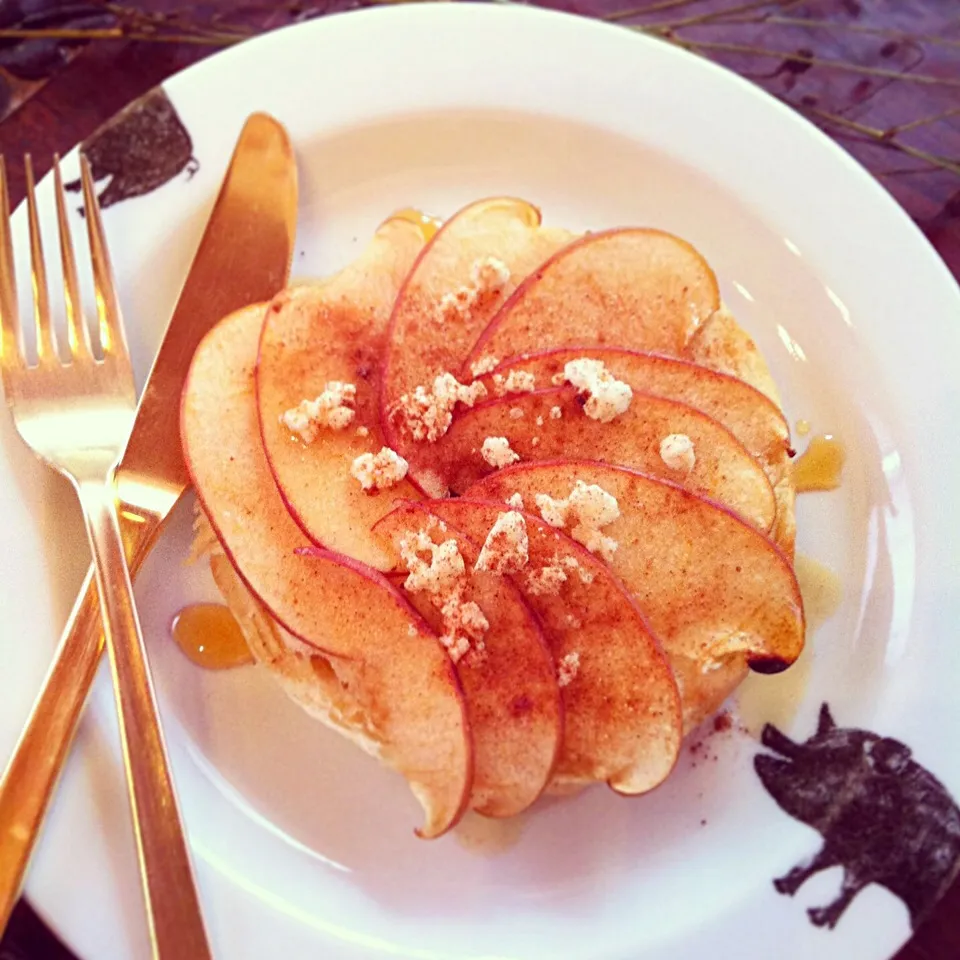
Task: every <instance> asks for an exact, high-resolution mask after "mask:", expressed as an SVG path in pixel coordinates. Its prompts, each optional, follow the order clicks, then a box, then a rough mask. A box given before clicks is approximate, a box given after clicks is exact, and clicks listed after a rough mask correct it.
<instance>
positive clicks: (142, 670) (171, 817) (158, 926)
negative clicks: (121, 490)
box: [78, 482, 211, 960]
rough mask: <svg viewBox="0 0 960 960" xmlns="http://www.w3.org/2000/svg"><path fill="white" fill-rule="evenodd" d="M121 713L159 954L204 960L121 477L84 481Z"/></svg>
mask: <svg viewBox="0 0 960 960" xmlns="http://www.w3.org/2000/svg"><path fill="white" fill-rule="evenodd" d="M78 492H79V495H80V503H81V505H82V507H83V514H84V520H85V522H86V526H87V533H88V535H89V537H90V545H91V547H92V550H93V560H94V570H95V575H96V580H97V589H98V592H99V594H100V606H101V610H102V614H103V629H104V634H105V636H106V641H107V651H108V652H109V654H110V667H111V670H112V672H113V689H114V694H115V696H116V701H117V713H118V715H119V718H120V739H121V744H122V746H123V754H124V761H125V768H126V773H127V789H128V792H129V794H130V803H131V806H132V808H133V822H134V830H135V834H136V838H137V849H138V853H139V855H140V875H141V879H142V882H143V886H144V894H145V897H146V904H147V917H148V921H149V925H150V932H151V939H152V942H153V952H154V956H155V957H157V958H159V960H204V958H209V957H210V956H211V954H210V948H209V946H208V944H207V937H206V933H205V931H204V927H203V920H202V917H201V914H200V902H199V898H198V896H197V890H196V885H195V881H194V877H193V870H192V868H191V865H190V856H189V854H188V852H187V845H186V840H185V839H184V833H183V823H182V821H181V818H180V812H179V809H178V805H177V799H176V795H175V793H174V788H173V781H172V779H171V776H170V768H169V761H168V759H167V751H166V747H165V745H164V741H163V733H162V732H161V729H160V719H159V716H158V712H157V702H156V697H155V695H154V691H153V684H152V682H151V679H150V674H149V671H148V668H147V654H146V649H145V647H144V643H143V636H142V635H141V632H140V623H139V620H138V618H137V612H136V608H135V607H134V603H133V587H132V585H131V582H130V574H129V572H128V570H127V563H126V558H125V556H124V548H123V540H122V537H121V534H120V525H119V523H118V521H117V513H116V500H115V493H114V486H113V483H112V482H110V483H102V482H89V483H79V484H78Z"/></svg>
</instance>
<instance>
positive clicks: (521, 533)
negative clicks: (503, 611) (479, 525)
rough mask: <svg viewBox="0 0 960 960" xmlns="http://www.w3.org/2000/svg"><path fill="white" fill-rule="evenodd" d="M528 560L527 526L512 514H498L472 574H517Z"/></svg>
mask: <svg viewBox="0 0 960 960" xmlns="http://www.w3.org/2000/svg"><path fill="white" fill-rule="evenodd" d="M529 560H530V541H529V539H528V537H527V522H526V520H524V519H523V515H522V514H519V513H517V512H516V511H514V510H511V511H509V512H508V513H501V514H500V515H499V516H498V517H497V520H496V522H495V523H494V525H493V526H492V527H491V528H490V532H489V533H488V534H487V539H486V540H485V541H484V543H483V549H482V550H481V551H480V556H479V557H477V562H476V564H475V565H474V570H485V571H487V572H489V573H498V574H500V575H503V574H505V573H518V572H519V571H520V570H522V569H523V568H524V567H525V566H526V565H527V562H528V561H529Z"/></svg>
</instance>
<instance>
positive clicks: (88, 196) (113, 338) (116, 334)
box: [80, 154, 127, 356]
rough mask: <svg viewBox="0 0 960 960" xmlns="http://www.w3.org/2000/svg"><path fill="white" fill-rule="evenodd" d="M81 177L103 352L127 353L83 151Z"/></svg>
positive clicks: (121, 354)
mask: <svg viewBox="0 0 960 960" xmlns="http://www.w3.org/2000/svg"><path fill="white" fill-rule="evenodd" d="M80 179H81V180H82V181H83V206H84V208H85V209H86V211H87V233H88V234H89V237H90V257H91V259H92V260H93V285H94V288H95V291H96V295H97V314H98V316H99V319H100V345H101V346H102V347H103V354H104V356H108V355H114V356H125V355H126V353H127V341H126V337H125V336H124V332H123V318H122V317H121V314H120V302H119V300H118V299H117V286H116V283H115V282H114V279H113V267H112V266H111V265H110V255H109V253H107V238H106V235H105V234H104V232H103V220H102V219H101V217H100V204H99V203H98V202H97V194H96V191H95V190H94V186H93V174H91V172H90V164H89V162H88V161H87V158H86V156H85V155H84V154H81V155H80Z"/></svg>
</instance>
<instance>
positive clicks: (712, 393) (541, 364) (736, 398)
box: [480, 347, 790, 482]
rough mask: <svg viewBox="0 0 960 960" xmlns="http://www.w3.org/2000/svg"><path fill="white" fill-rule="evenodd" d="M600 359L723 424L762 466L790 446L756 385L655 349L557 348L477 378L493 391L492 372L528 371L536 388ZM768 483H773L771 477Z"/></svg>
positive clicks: (640, 389) (782, 422)
mask: <svg viewBox="0 0 960 960" xmlns="http://www.w3.org/2000/svg"><path fill="white" fill-rule="evenodd" d="M581 358H587V359H590V360H599V361H600V362H601V363H603V365H604V366H605V367H606V368H607V370H608V371H609V372H610V373H611V374H613V376H614V377H616V379H617V380H622V381H623V382H624V383H626V384H628V385H629V386H630V387H631V388H632V389H633V390H634V391H635V392H636V393H649V394H653V395H654V396H658V397H666V398H667V399H668V400H679V401H680V402H681V403H687V404H689V405H690V406H691V407H696V408H697V409H698V410H700V411H701V412H703V413H705V414H707V416H710V417H713V419H714V420H716V421H717V422H718V423H720V424H722V425H723V426H725V427H726V428H727V429H728V430H729V431H730V432H731V433H732V434H734V436H736V437H737V438H738V439H739V440H740V442H741V443H742V444H743V445H744V446H745V447H746V448H747V450H748V451H749V452H750V454H751V455H752V456H754V457H756V458H757V459H758V460H759V461H760V462H761V463H763V464H765V465H766V464H771V465H773V464H775V463H776V464H779V463H780V462H781V461H782V459H783V458H784V457H785V456H786V454H787V452H788V450H789V449H790V428H789V425H788V424H787V421H786V418H785V417H784V415H783V412H782V411H781V409H780V408H779V407H778V406H777V405H776V404H775V403H774V402H773V401H772V400H771V399H770V398H769V397H768V396H766V394H763V393H761V392H760V391H759V390H757V389H756V388H755V387H752V386H750V384H748V383H746V382H745V381H743V380H741V379H739V378H738V377H734V376H731V375H730V374H725V373H721V372H719V371H717V370H710V369H709V368H707V367H703V366H700V365H699V364H696V363H692V362H691V361H689V360H683V359H680V358H678V357H668V356H664V355H662V354H657V353H646V352H643V351H640V350H628V349H625V348H622V347H557V348H554V349H551V350H541V351H537V352H535V353H527V354H523V355H521V356H518V357H510V358H508V359H505V360H504V361H503V362H502V363H501V364H500V365H499V366H498V367H497V368H496V370H494V371H493V372H492V373H489V374H486V375H485V376H483V377H481V378H480V379H481V380H482V382H483V383H484V384H485V385H486V386H487V389H488V390H489V392H490V395H491V396H495V395H496V386H495V384H494V380H493V377H494V375H499V376H501V377H506V376H508V375H509V374H510V373H511V372H512V371H514V370H516V371H523V372H526V373H530V374H531V375H533V376H534V377H535V378H536V383H537V386H538V387H539V388H540V389H543V388H545V387H548V386H550V385H551V384H552V380H553V377H554V376H556V375H562V373H563V369H564V366H565V365H566V364H567V363H569V362H570V361H572V360H578V359H581ZM771 481H773V482H775V480H774V477H773V476H771Z"/></svg>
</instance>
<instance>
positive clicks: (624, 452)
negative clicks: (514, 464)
mask: <svg viewBox="0 0 960 960" xmlns="http://www.w3.org/2000/svg"><path fill="white" fill-rule="evenodd" d="M555 409H559V411H560V417H559V418H557V417H556V416H555V414H552V413H551V411H553V410H555ZM671 434H682V435H684V436H687V437H689V438H690V440H691V441H692V442H693V449H694V455H695V458H696V459H695V463H694V466H693V469H692V470H690V471H689V472H687V471H686V470H675V469H672V468H671V467H669V466H667V464H666V463H665V462H664V460H663V458H662V457H661V455H660V444H661V441H663V439H664V438H665V437H668V436H670V435H671ZM487 437H506V438H507V440H508V441H509V443H510V448H511V449H512V450H513V451H514V453H516V454H517V455H518V456H519V457H520V459H521V460H522V461H534V460H553V459H557V458H559V457H566V458H590V459H594V460H602V461H603V462H605V463H617V464H622V465H623V466H628V467H634V468H636V469H638V470H643V471H645V472H647V473H651V474H653V475H654V476H660V477H664V478H666V479H671V480H676V482H678V483H681V484H682V485H683V486H685V487H687V488H688V489H690V490H693V491H695V492H697V493H703V494H706V495H708V496H710V497H712V498H713V499H715V500H719V501H720V502H721V503H723V504H725V505H726V506H728V507H730V508H731V509H732V510H735V511H736V512H737V513H739V514H740V515H741V516H743V517H745V518H746V519H747V520H748V521H749V522H750V523H752V524H753V525H754V526H756V527H757V528H758V529H760V530H763V531H764V532H767V531H769V530H770V528H771V526H772V524H773V522H774V519H775V517H776V510H777V506H776V500H775V499H774V494H773V488H772V487H771V485H770V480H769V479H768V477H767V475H766V474H765V473H764V471H763V468H762V467H761V466H760V464H759V463H758V462H757V461H756V460H755V459H754V458H753V457H751V456H750V454H749V453H748V452H747V450H746V448H745V447H744V446H743V444H742V443H740V441H739V440H738V439H737V438H736V437H735V436H734V435H733V434H732V433H731V432H730V431H729V430H727V429H726V427H723V426H721V425H720V424H719V423H718V422H717V421H716V420H714V419H713V418H712V417H708V416H707V415H706V414H704V413H701V412H700V411H699V410H696V409H694V408H693V407H691V406H688V405H687V404H685V403H679V402H678V401H676V400H667V399H666V398H664V397H655V396H652V395H650V394H639V393H638V394H635V395H634V397H633V400H632V402H631V404H630V407H629V408H628V409H627V410H626V411H625V412H624V413H623V414H621V415H620V416H618V417H616V418H615V419H614V420H613V421H611V422H610V423H600V422H599V421H597V420H592V419H591V418H590V417H588V416H586V414H585V413H584V410H583V408H582V407H581V404H580V402H579V400H578V397H577V394H576V391H575V390H574V388H572V387H555V388H551V389H549V390H537V391H535V392H534V393H525V394H520V395H516V396H506V397H501V398H498V399H496V400H491V401H489V402H486V403H482V404H478V405H477V406H476V407H474V408H473V409H472V410H467V411H465V412H464V413H463V414H461V415H460V416H459V417H457V418H456V419H455V420H454V422H453V425H452V426H451V428H450V430H449V432H448V433H447V435H446V436H445V437H443V438H442V439H441V440H440V441H439V442H438V443H435V444H432V445H431V457H432V458H433V459H432V463H431V466H432V468H433V469H434V470H435V471H436V473H437V474H438V475H439V476H440V477H443V478H444V479H445V480H446V482H447V484H448V485H449V487H450V489H451V490H453V491H454V492H455V493H462V492H463V491H464V490H466V489H467V487H469V486H471V485H472V484H473V483H476V482H477V480H479V479H481V478H482V477H485V476H487V475H488V474H489V473H491V472H493V470H494V467H493V466H491V464H490V463H488V462H487V460H485V459H484V457H483V442H484V440H485V439H486V438H487Z"/></svg>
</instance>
